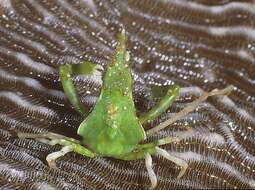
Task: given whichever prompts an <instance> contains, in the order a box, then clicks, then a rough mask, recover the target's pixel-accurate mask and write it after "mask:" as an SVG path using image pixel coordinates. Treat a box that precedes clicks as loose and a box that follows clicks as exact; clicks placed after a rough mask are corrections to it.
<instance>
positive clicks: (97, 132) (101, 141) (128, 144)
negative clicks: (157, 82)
mask: <svg viewBox="0 0 255 190" xmlns="http://www.w3.org/2000/svg"><path fill="white" fill-rule="evenodd" d="M98 68H99V66H98V65H95V64H92V63H89V62H85V63H83V64H78V65H62V66H61V67H60V78H61V82H62V85H63V89H64V91H65V94H66V96H67V98H68V99H69V101H70V102H71V104H72V105H73V106H74V108H75V109H76V110H77V111H78V112H79V113H80V114H81V115H82V116H84V118H85V120H84V121H83V122H82V123H81V124H80V126H79V129H78V134H79V135H80V136H81V137H82V141H81V143H82V145H84V147H86V148H87V150H88V151H90V154H87V156H90V157H94V156H106V157H114V158H119V159H124V160H127V159H128V160H130V159H138V158H143V157H144V151H145V150H146V152H150V153H151V154H153V153H154V152H155V146H156V144H150V145H149V147H148V146H146V147H144V146H143V144H141V142H142V141H143V140H144V139H145V138H146V135H145V131H144V129H143V127H142V124H143V123H144V122H147V121H149V120H152V119H154V118H156V117H157V116H159V115H160V114H161V113H163V112H164V111H166V110H167V108H168V107H169V106H170V105H171V104H172V102H173V101H174V99H175V97H176V96H177V95H178V91H179V87H178V86H177V85H174V86H171V88H170V89H169V90H168V92H167V94H166V96H165V97H163V98H162V100H161V101H160V102H159V104H158V106H156V107H155V108H153V109H151V110H150V111H149V112H148V113H146V114H144V115H142V116H141V117H140V118H138V117H137V115H136V109H135V105H134V101H133V95H132V90H133V79H132V75H131V69H130V66H129V53H128V52H127V50H126V35H125V33H124V31H123V32H122V33H121V34H119V36H118V45H117V49H116V51H115V54H114V56H113V59H112V62H111V63H109V65H108V67H107V70H106V72H105V74H104V76H103V86H102V90H101V93H100V96H99V98H98V100H97V103H96V105H95V107H94V109H93V110H92V112H91V113H90V114H89V115H87V112H88V111H87V109H85V108H84V107H83V106H82V105H81V103H80V99H79V97H78V94H77V91H76V89H75V86H74V84H73V82H72V79H71V77H72V76H73V75H77V74H78V75H79V74H84V75H90V74H93V73H94V72H95V71H96V69H98ZM78 147H79V146H78Z"/></svg>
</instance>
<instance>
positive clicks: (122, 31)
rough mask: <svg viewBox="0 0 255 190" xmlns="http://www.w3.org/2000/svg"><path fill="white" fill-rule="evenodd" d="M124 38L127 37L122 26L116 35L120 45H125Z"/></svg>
mask: <svg viewBox="0 0 255 190" xmlns="http://www.w3.org/2000/svg"><path fill="white" fill-rule="evenodd" d="M126 39H127V36H126V30H125V29H124V28H122V30H121V32H120V33H119V35H118V42H119V43H120V45H125V43H126Z"/></svg>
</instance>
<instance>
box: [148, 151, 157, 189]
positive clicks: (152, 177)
mask: <svg viewBox="0 0 255 190" xmlns="http://www.w3.org/2000/svg"><path fill="white" fill-rule="evenodd" d="M145 166H146V169H147V171H148V174H149V178H150V181H151V186H150V190H152V189H154V188H155V187H156V186H157V177H156V174H155V173H154V171H153V169H152V158H151V155H150V154H149V153H147V152H146V153H145Z"/></svg>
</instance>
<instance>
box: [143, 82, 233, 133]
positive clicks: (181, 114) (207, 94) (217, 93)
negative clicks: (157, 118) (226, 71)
mask: <svg viewBox="0 0 255 190" xmlns="http://www.w3.org/2000/svg"><path fill="white" fill-rule="evenodd" d="M232 90H234V86H232V85H230V86H228V87H226V88H224V89H221V90H218V89H214V90H212V91H211V92H204V93H203V94H202V95H201V96H200V97H199V98H198V99H197V100H195V101H193V102H191V103H190V104H189V105H188V106H187V107H185V108H184V109H183V110H181V111H180V112H178V113H176V114H175V115H174V116H173V117H172V118H170V119H168V120H166V121H164V122H163V123H161V124H159V125H158V126H156V127H154V128H152V129H149V130H148V131H146V134H147V136H150V135H152V134H155V133H157V132H158V131H160V130H162V129H164V128H166V127H168V126H169V125H171V124H172V123H174V122H176V121H177V120H179V119H181V118H183V117H184V116H185V115H187V114H188V113H190V112H192V111H193V110H194V109H196V108H197V107H198V105H199V104H200V103H201V102H204V101H205V100H206V99H207V98H208V97H210V96H222V95H227V94H229V93H230V92H231V91H232Z"/></svg>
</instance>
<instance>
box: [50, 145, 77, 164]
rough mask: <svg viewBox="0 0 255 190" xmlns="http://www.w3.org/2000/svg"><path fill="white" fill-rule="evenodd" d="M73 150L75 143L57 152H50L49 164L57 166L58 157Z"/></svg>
mask: <svg viewBox="0 0 255 190" xmlns="http://www.w3.org/2000/svg"><path fill="white" fill-rule="evenodd" d="M72 151H73V145H69V146H64V147H63V148H62V149H61V150H60V151H57V152H53V153H51V154H49V155H48V156H47V157H46V160H47V162H48V165H49V166H50V167H51V168H56V162H55V161H56V159H58V158H59V157H61V156H64V155H65V154H67V153H68V152H72Z"/></svg>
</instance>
